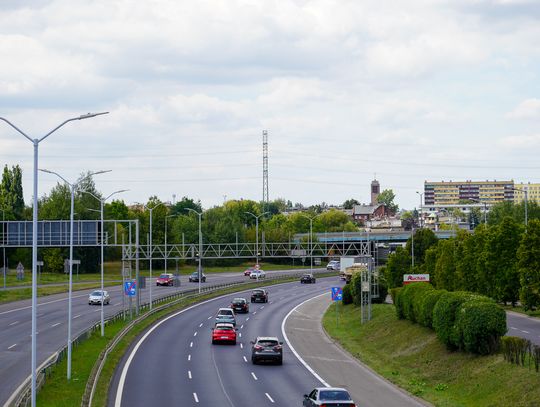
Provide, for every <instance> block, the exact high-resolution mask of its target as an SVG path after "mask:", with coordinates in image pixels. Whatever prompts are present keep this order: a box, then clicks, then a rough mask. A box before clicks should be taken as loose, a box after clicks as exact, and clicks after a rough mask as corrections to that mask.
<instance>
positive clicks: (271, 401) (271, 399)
mask: <svg viewBox="0 0 540 407" xmlns="http://www.w3.org/2000/svg"><path fill="white" fill-rule="evenodd" d="M264 394H266V397H268V400H270V403H275V401H274V399H273V398H272V397H270V394H268V393H264Z"/></svg>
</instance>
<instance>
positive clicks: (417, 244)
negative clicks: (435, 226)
mask: <svg viewBox="0 0 540 407" xmlns="http://www.w3.org/2000/svg"><path fill="white" fill-rule="evenodd" d="M413 238H414V264H415V265H419V266H420V265H422V264H423V263H424V256H425V253H426V250H428V249H429V248H430V247H431V246H434V245H436V244H437V241H438V239H437V236H435V233H433V231H432V230H431V229H427V228H423V229H418V230H416V231H415V233H414V236H413ZM405 250H407V253H411V250H412V239H411V238H409V240H407V244H406V246H405Z"/></svg>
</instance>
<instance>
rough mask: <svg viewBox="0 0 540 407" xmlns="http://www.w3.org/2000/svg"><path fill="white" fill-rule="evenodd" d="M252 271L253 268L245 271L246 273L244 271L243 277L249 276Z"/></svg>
mask: <svg viewBox="0 0 540 407" xmlns="http://www.w3.org/2000/svg"><path fill="white" fill-rule="evenodd" d="M253 270H254V268H253V267H250V268H248V269H246V271H244V275H245V276H249V275H251V272H252V271H253Z"/></svg>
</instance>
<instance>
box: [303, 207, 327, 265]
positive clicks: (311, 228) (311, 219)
mask: <svg viewBox="0 0 540 407" xmlns="http://www.w3.org/2000/svg"><path fill="white" fill-rule="evenodd" d="M300 215H301V216H303V217H304V218H306V219H309V259H310V272H311V273H313V219H315V218H316V217H317V216H319V215H322V214H321V213H319V214H317V215H315V216H307V215H304V214H303V213H301V214H300Z"/></svg>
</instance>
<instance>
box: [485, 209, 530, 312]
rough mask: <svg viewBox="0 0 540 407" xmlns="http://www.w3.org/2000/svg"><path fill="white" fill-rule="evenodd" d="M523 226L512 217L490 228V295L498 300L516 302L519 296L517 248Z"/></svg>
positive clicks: (488, 261)
mask: <svg viewBox="0 0 540 407" xmlns="http://www.w3.org/2000/svg"><path fill="white" fill-rule="evenodd" d="M521 233H522V227H521V225H519V224H518V223H516V221H515V220H514V219H512V218H511V217H506V218H504V219H503V220H502V222H501V223H500V224H499V225H497V226H494V227H493V228H492V229H491V230H490V234H489V237H488V242H487V258H486V266H487V269H488V270H489V271H490V277H491V278H490V281H488V284H489V287H490V290H489V295H490V296H491V297H492V298H494V299H495V300H497V301H503V302H511V303H512V304H515V303H516V302H517V300H518V298H519V273H518V267H517V250H518V248H519V244H520V241H521Z"/></svg>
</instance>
